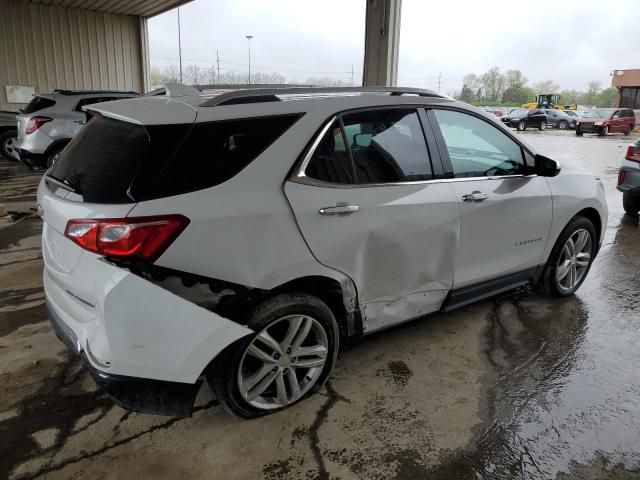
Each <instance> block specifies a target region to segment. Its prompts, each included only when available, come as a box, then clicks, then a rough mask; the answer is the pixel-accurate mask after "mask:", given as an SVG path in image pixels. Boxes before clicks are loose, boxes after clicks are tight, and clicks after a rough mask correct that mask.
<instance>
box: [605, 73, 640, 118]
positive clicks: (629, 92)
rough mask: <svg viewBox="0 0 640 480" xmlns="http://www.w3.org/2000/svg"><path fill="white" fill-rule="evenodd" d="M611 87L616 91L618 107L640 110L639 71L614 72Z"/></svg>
mask: <svg viewBox="0 0 640 480" xmlns="http://www.w3.org/2000/svg"><path fill="white" fill-rule="evenodd" d="M611 85H612V86H614V87H616V88H617V89H618V106H619V107H625V108H633V109H636V110H640V69H633V70H614V71H613V79H612V81H611Z"/></svg>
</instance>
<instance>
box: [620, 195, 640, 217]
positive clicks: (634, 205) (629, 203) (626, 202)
mask: <svg viewBox="0 0 640 480" xmlns="http://www.w3.org/2000/svg"><path fill="white" fill-rule="evenodd" d="M622 208H624V211H625V212H627V213H628V214H630V215H637V214H638V212H639V211H640V196H638V195H631V194H630V193H623V194H622Z"/></svg>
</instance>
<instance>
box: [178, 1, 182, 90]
mask: <svg viewBox="0 0 640 480" xmlns="http://www.w3.org/2000/svg"><path fill="white" fill-rule="evenodd" d="M178 59H179V60H178V61H179V62H180V83H182V38H181V35H180V7H178Z"/></svg>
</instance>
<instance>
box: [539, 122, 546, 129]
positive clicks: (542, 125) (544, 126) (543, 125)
mask: <svg viewBox="0 0 640 480" xmlns="http://www.w3.org/2000/svg"><path fill="white" fill-rule="evenodd" d="M545 128H547V124H546V123H544V122H542V123H541V124H540V126H539V127H538V130H540V131H542V130H544V129H545Z"/></svg>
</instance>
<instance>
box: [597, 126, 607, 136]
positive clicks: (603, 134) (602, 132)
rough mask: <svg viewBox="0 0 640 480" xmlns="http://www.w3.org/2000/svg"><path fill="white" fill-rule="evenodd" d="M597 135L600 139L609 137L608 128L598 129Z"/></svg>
mask: <svg viewBox="0 0 640 480" xmlns="http://www.w3.org/2000/svg"><path fill="white" fill-rule="evenodd" d="M598 135H600V136H601V137H606V136H607V135H609V127H608V126H604V127H602V128H601V129H600V132H598Z"/></svg>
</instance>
